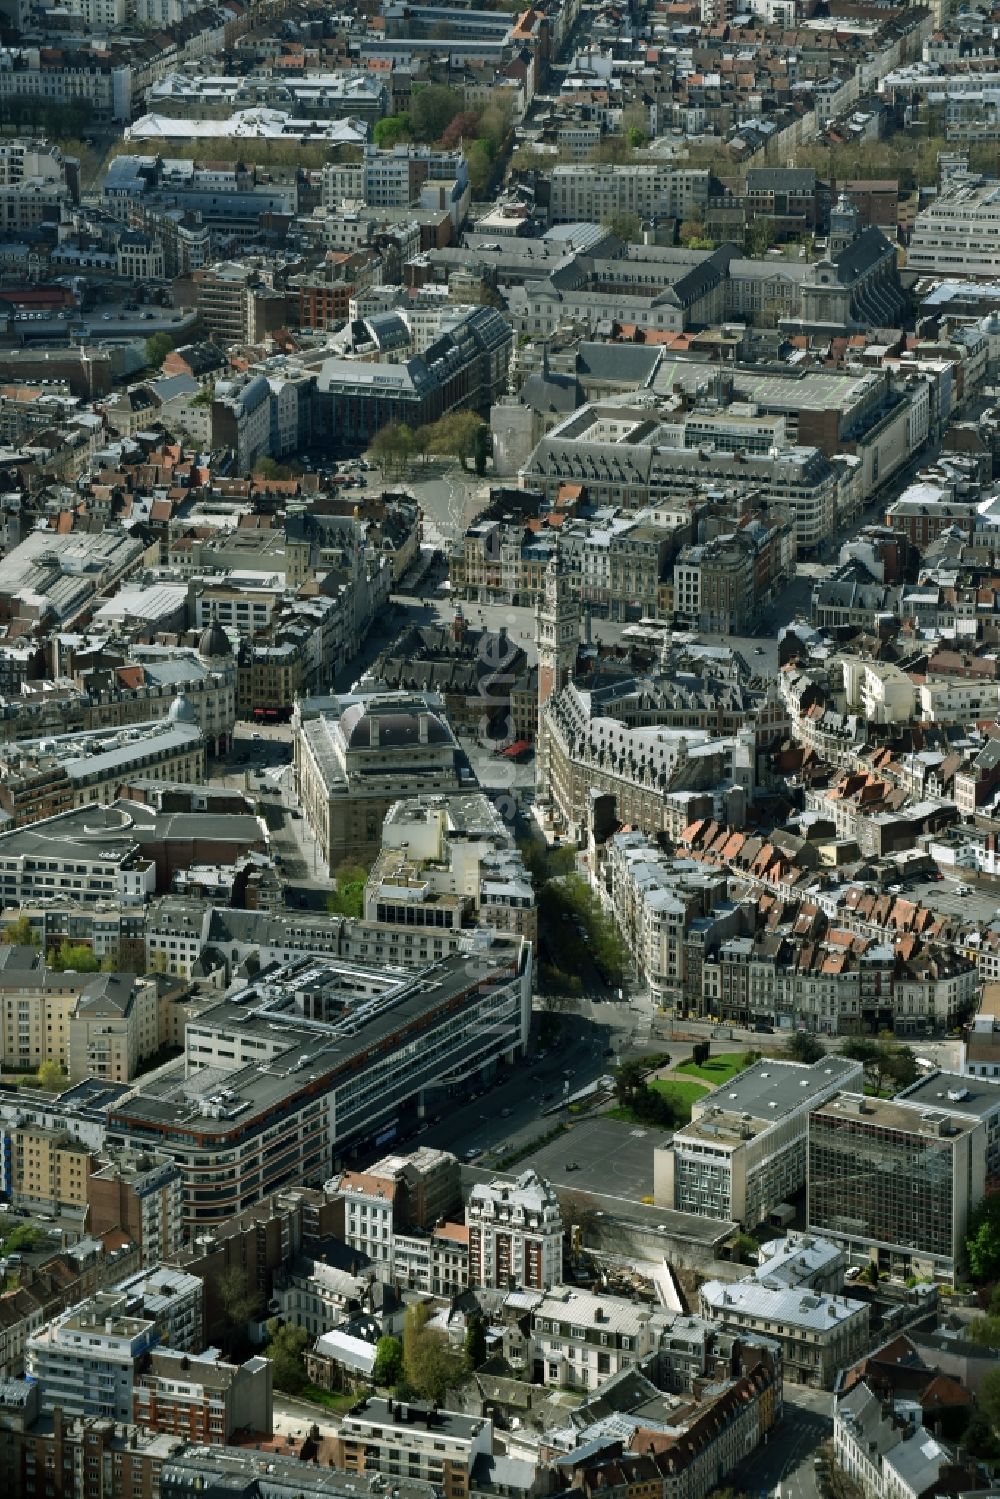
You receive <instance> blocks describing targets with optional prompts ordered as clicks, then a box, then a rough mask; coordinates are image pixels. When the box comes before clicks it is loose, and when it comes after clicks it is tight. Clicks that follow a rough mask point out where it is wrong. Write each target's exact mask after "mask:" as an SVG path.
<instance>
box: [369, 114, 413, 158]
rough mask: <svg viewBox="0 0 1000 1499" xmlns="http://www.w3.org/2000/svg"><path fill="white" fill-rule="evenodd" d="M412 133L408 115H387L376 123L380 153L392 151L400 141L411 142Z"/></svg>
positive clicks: (376, 136) (376, 140) (376, 135)
mask: <svg viewBox="0 0 1000 1499" xmlns="http://www.w3.org/2000/svg"><path fill="white" fill-rule="evenodd" d="M411 133H412V126H411V124H410V117H409V115H408V114H398V115H386V117H385V119H384V120H376V122H375V144H376V146H378V148H379V150H380V151H391V150H392V148H393V146H396V145H398V144H399V142H400V141H405V140H409V138H410V135H411Z"/></svg>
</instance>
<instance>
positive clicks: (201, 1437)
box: [132, 1348, 273, 1446]
mask: <svg viewBox="0 0 1000 1499" xmlns="http://www.w3.org/2000/svg"><path fill="white" fill-rule="evenodd" d="M272 1380H273V1365H272V1363H271V1361H270V1359H266V1358H257V1357H255V1358H250V1359H247V1361H246V1363H244V1364H230V1363H227V1362H226V1361H225V1360H224V1359H223V1358H222V1356H221V1354H220V1353H219V1350H218V1349H217V1348H210V1349H208V1350H207V1351H206V1352H204V1353H200V1354H191V1353H185V1352H184V1351H182V1350H181V1349H178V1348H157V1349H155V1350H154V1351H153V1352H152V1353H151V1354H150V1356H149V1360H148V1363H147V1367H146V1368H145V1370H144V1372H143V1373H142V1374H140V1375H139V1377H138V1379H137V1380H136V1382H135V1386H134V1390H133V1399H134V1407H133V1415H132V1419H133V1420H134V1421H135V1423H136V1425H138V1426H141V1427H142V1428H143V1430H144V1431H160V1432H166V1433H168V1434H169V1435H171V1436H175V1437H180V1438H183V1440H184V1441H186V1442H204V1443H207V1444H208V1445H209V1446H224V1445H225V1444H226V1443H228V1442H229V1441H231V1440H232V1438H233V1436H234V1434H235V1433H236V1432H238V1431H243V1432H254V1433H255V1434H259V1435H260V1436H264V1437H268V1436H270V1435H271V1429H272V1412H271V1407H272Z"/></svg>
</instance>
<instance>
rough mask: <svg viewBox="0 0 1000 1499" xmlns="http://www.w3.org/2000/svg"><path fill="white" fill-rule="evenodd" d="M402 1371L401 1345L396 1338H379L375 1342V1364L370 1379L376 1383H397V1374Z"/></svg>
mask: <svg viewBox="0 0 1000 1499" xmlns="http://www.w3.org/2000/svg"><path fill="white" fill-rule="evenodd" d="M402 1372H403V1345H402V1343H401V1342H400V1341H399V1339H398V1338H392V1337H389V1336H386V1337H382V1338H379V1340H378V1342H377V1343H376V1344H375V1365H374V1368H373V1369H372V1379H373V1380H374V1381H375V1383H376V1384H380V1385H393V1384H398V1383H399V1376H400V1375H401V1374H402Z"/></svg>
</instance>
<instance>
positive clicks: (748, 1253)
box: [731, 1234, 760, 1265]
mask: <svg viewBox="0 0 1000 1499" xmlns="http://www.w3.org/2000/svg"><path fill="white" fill-rule="evenodd" d="M731 1248H732V1257H733V1259H734V1260H736V1261H737V1262H738V1263H739V1264H741V1265H755V1264H756V1263H757V1251H758V1249H759V1248H760V1246H759V1244H758V1243H757V1240H756V1239H754V1238H752V1237H751V1235H750V1234H736V1235H734V1237H733V1240H732V1245H731Z"/></svg>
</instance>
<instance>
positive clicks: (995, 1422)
mask: <svg viewBox="0 0 1000 1499" xmlns="http://www.w3.org/2000/svg"><path fill="white" fill-rule="evenodd" d="M979 1409H980V1410H981V1411H982V1413H983V1415H984V1416H985V1417H986V1419H987V1421H989V1423H990V1425H991V1426H992V1428H993V1430H994V1431H1000V1369H991V1370H990V1371H989V1373H988V1374H986V1375H985V1376H984V1377H983V1379H982V1382H981V1383H980V1386H979Z"/></svg>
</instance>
